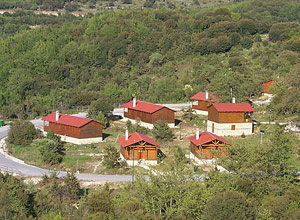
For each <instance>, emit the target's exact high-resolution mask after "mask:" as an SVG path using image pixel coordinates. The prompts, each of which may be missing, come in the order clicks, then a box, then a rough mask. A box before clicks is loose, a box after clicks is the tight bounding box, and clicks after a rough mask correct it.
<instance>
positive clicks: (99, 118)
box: [94, 111, 108, 128]
mask: <svg viewBox="0 0 300 220" xmlns="http://www.w3.org/2000/svg"><path fill="white" fill-rule="evenodd" d="M94 120H95V121H98V122H100V123H101V124H103V128H107V127H108V119H107V117H106V116H105V115H104V114H103V112H102V111H99V112H98V115H97V116H96V117H94Z"/></svg>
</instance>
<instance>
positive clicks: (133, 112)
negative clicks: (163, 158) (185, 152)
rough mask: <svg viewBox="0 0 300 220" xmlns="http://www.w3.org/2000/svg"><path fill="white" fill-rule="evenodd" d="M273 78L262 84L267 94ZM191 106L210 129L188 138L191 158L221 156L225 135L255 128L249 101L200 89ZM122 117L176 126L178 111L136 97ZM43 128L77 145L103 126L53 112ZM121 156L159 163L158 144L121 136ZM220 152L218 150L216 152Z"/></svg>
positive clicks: (98, 136)
mask: <svg viewBox="0 0 300 220" xmlns="http://www.w3.org/2000/svg"><path fill="white" fill-rule="evenodd" d="M270 82H271V83H272V81H268V82H266V83H267V84H266V85H263V92H264V93H267V92H268V88H269V86H270V85H271V83H270ZM190 99H191V100H192V109H193V110H194V111H195V112H196V114H200V115H205V116H207V131H205V132H201V133H200V132H199V129H197V132H196V134H195V135H193V136H190V137H188V139H189V140H190V158H191V159H194V160H195V161H198V162H199V161H200V160H211V159H213V158H214V157H215V156H216V155H217V153H219V154H221V155H222V152H223V151H222V149H225V148H226V147H228V146H230V145H231V143H230V142H229V141H227V140H226V139H225V138H224V137H222V136H241V135H250V134H252V133H253V131H254V127H253V122H252V115H253V112H254V111H255V110H254V109H253V107H252V106H251V105H250V104H249V103H235V99H234V98H233V100H232V103H218V101H219V97H218V96H217V95H215V94H211V93H208V92H207V91H206V92H199V93H197V94H195V95H193V96H192V97H191V98H190ZM122 107H123V108H124V115H123V120H125V121H128V120H129V121H131V122H132V123H139V124H140V125H141V126H145V127H147V128H150V129H152V128H153V125H154V124H155V123H156V122H157V121H158V120H160V121H163V122H166V123H167V124H168V125H169V126H170V127H175V112H176V111H175V110H173V109H170V108H168V107H165V106H162V105H157V104H152V103H149V102H143V101H139V100H136V99H135V98H134V99H133V100H131V101H130V102H128V103H125V104H123V105H122ZM42 120H43V121H44V131H45V132H47V131H49V130H50V129H51V130H52V131H53V132H54V133H55V134H58V135H60V136H61V138H62V140H64V141H66V142H71V143H74V144H79V145H80V144H90V143H97V142H100V141H102V129H103V125H102V124H101V123H99V122H96V121H94V120H92V119H88V118H80V117H75V116H70V115H65V114H60V113H58V112H54V113H52V114H50V115H47V116H46V117H44V118H42ZM118 141H119V142H120V156H121V158H122V159H123V160H126V161H127V163H128V164H129V165H134V163H138V162H141V161H143V163H146V164H156V163H157V156H158V150H159V147H160V146H159V144H158V143H157V142H156V141H155V140H154V139H152V138H150V137H148V136H145V135H143V134H140V133H138V132H134V133H131V134H128V131H126V133H125V136H123V137H121V138H119V139H118ZM216 152H217V153H216Z"/></svg>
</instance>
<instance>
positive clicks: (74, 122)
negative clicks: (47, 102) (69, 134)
mask: <svg viewBox="0 0 300 220" xmlns="http://www.w3.org/2000/svg"><path fill="white" fill-rule="evenodd" d="M55 114H56V113H55V112H53V113H51V114H49V115H47V116H45V117H43V118H42V120H43V121H49V122H54V123H57V124H63V125H69V126H73V127H78V128H80V127H82V126H83V125H86V124H87V123H89V122H91V121H93V120H92V119H90V118H80V117H76V116H72V115H65V114H61V113H59V119H58V121H56V120H55Z"/></svg>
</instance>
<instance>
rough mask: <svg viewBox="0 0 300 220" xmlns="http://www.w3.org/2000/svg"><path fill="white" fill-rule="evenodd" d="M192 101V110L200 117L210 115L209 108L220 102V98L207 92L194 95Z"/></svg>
mask: <svg viewBox="0 0 300 220" xmlns="http://www.w3.org/2000/svg"><path fill="white" fill-rule="evenodd" d="M190 100H192V101H193V103H192V109H194V111H196V113H197V114H200V115H208V106H209V105H211V104H212V103H214V102H217V101H218V100H219V97H218V96H217V95H215V94H212V93H208V92H207V91H206V92H198V93H197V94H195V95H193V96H192V97H191V98H190Z"/></svg>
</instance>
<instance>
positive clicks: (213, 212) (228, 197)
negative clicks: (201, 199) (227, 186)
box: [204, 191, 255, 220]
mask: <svg viewBox="0 0 300 220" xmlns="http://www.w3.org/2000/svg"><path fill="white" fill-rule="evenodd" d="M216 204H218V208H216ZM204 219H207V220H210V219H211V220H223V219H241V220H242V219H244V220H248V219H255V208H254V207H253V205H252V204H251V203H250V202H249V201H247V198H246V196H245V195H243V194H242V193H239V192H235V191H228V192H224V193H218V194H216V195H215V197H214V198H212V199H211V200H210V201H208V203H207V206H206V210H205V213H204Z"/></svg>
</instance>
